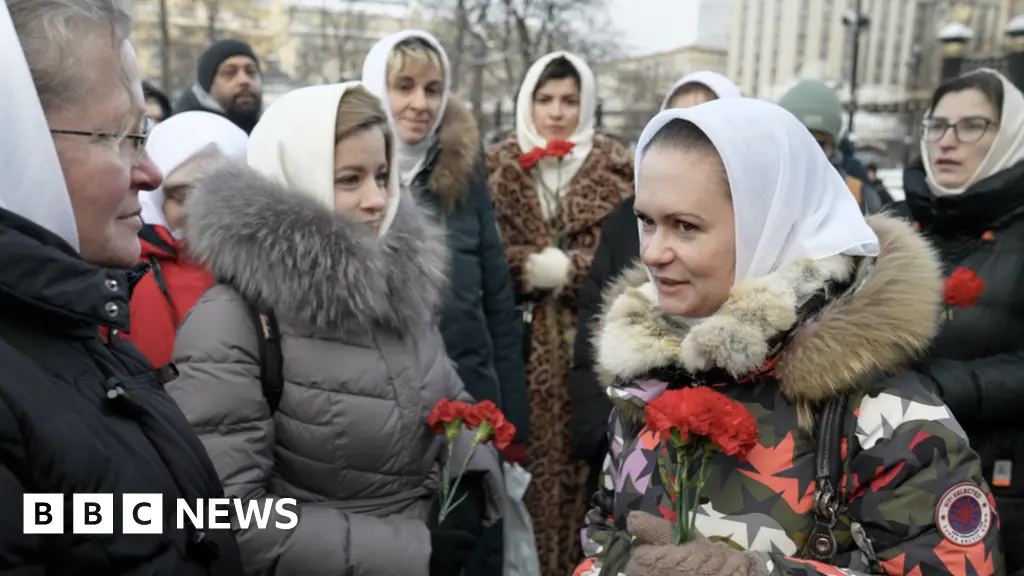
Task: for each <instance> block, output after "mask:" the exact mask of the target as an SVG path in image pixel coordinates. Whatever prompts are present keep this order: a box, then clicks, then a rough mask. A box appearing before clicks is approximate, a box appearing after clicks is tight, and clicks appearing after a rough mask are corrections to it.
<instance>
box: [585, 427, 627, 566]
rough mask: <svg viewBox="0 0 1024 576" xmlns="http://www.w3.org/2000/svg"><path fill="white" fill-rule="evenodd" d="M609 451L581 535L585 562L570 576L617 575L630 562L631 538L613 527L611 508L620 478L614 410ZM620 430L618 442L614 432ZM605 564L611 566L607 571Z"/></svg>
mask: <svg viewBox="0 0 1024 576" xmlns="http://www.w3.org/2000/svg"><path fill="white" fill-rule="evenodd" d="M608 428H609V432H608V441H609V447H610V448H609V450H608V453H607V454H606V455H605V459H604V466H603V468H602V470H601V479H600V484H599V486H598V488H597V492H595V493H594V496H593V498H592V499H591V508H590V510H589V511H588V512H587V515H586V518H585V520H584V524H583V530H582V532H581V533H580V539H581V541H582V543H583V555H584V560H583V562H582V563H580V564H579V565H578V566H577V567H576V570H575V571H574V572H573V576H598V575H599V574H602V573H610V574H618V573H619V571H621V570H622V569H624V567H625V562H626V560H628V558H629V549H630V541H631V539H632V538H631V537H630V535H629V533H627V532H626V531H625V530H620V529H619V528H618V527H616V525H615V518H614V515H613V514H614V505H615V491H616V489H615V486H616V482H617V479H618V477H619V466H620V459H621V457H622V434H621V420H619V417H618V410H615V409H613V410H612V413H611V416H610V424H609V426H608ZM616 428H619V430H618V432H620V434H619V435H618V437H617V438H618V439H617V438H616V435H615V429H616ZM605 564H611V565H613V568H611V569H610V570H609V569H607V568H605V566H604V565H605Z"/></svg>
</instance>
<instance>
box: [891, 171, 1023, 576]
mask: <svg viewBox="0 0 1024 576" xmlns="http://www.w3.org/2000/svg"><path fill="white" fill-rule="evenodd" d="M903 187H904V190H905V191H906V195H907V200H906V212H907V213H909V215H910V217H911V218H912V219H913V220H914V221H916V222H917V223H918V224H919V225H920V227H921V231H922V232H923V233H924V234H925V235H926V236H927V237H928V238H929V239H930V240H931V241H932V243H933V244H934V245H935V247H936V248H937V249H938V251H939V254H940V256H941V258H942V261H943V264H944V267H945V272H946V274H947V275H948V274H949V273H950V272H952V271H953V270H954V269H955V268H957V267H961V266H962V267H965V268H969V269H970V270H973V271H974V272H975V273H976V274H977V275H978V276H979V277H980V278H981V280H982V281H984V283H985V287H984V291H983V292H982V295H981V299H980V300H979V301H978V302H977V304H975V305H974V306H972V307H970V308H967V309H966V310H964V309H959V308H951V309H950V312H951V317H950V319H947V320H945V322H944V323H943V326H942V329H941V332H940V333H939V336H938V338H937V339H936V340H935V342H934V344H933V347H932V349H931V350H930V352H929V355H928V358H927V360H926V361H925V362H924V363H923V365H922V367H921V370H922V371H923V372H924V373H925V374H927V375H928V376H930V377H931V379H932V380H933V381H934V382H935V384H936V386H937V388H938V391H939V392H940V394H941V395H942V397H943V399H944V400H945V402H946V404H948V405H949V407H950V409H951V410H952V411H953V414H954V415H955V416H956V418H957V419H958V420H959V421H960V423H961V424H962V425H963V426H964V429H965V430H966V431H967V434H968V436H969V437H970V441H971V447H972V448H973V449H974V450H975V451H976V452H978V454H979V455H980V456H981V459H982V464H983V466H984V473H985V479H986V480H988V482H989V484H990V485H991V486H992V489H993V493H994V494H995V497H996V503H997V509H998V511H999V515H1000V522H1001V528H1000V531H1001V532H1002V535H1003V541H1004V543H1005V546H1004V550H1005V551H1006V561H1007V567H1008V572H1009V573H1010V574H1013V573H1014V572H1015V571H1021V572H1022V573H1024V548H1022V547H1021V546H1020V544H1022V543H1024V419H1022V415H1024V163H1021V164H1018V165H1016V166H1014V167H1012V168H1009V169H1007V170H1004V171H1003V172H1000V173H998V174H995V175H994V176H992V177H990V178H987V179H985V180H982V181H981V182H978V183H976V184H974V185H973V186H971V187H970V188H968V189H967V190H966V191H965V192H964V193H963V194H960V195H957V196H947V197H941V198H937V197H935V196H934V195H933V194H932V193H931V190H930V189H929V188H928V187H927V185H926V183H925V172H924V167H923V165H922V164H921V161H920V160H917V161H916V162H914V163H912V164H911V165H910V166H908V167H907V170H906V172H905V173H904V180H903ZM997 465H998V466H999V468H1000V469H1001V470H1002V472H1001V473H999V474H995V477H993V476H994V475H993V472H994V469H995V468H996V466H997ZM1005 472H1008V473H1009V474H1008V475H1009V477H1010V483H1009V485H1008V486H1007V485H1003V484H1005V482H1003V481H1002V479H1003V478H1005V476H1007V474H1006V473H1005Z"/></svg>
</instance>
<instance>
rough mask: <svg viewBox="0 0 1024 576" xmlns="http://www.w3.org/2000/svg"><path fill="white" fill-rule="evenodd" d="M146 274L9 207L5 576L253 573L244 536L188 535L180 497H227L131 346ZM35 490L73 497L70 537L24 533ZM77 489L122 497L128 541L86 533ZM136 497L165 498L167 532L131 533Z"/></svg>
mask: <svg viewBox="0 0 1024 576" xmlns="http://www.w3.org/2000/svg"><path fill="white" fill-rule="evenodd" d="M140 277H141V276H140V275H139V274H136V273H133V272H131V271H123V270H121V271H118V270H106V269H102V268H98V267H96V266H92V265H90V264H87V263H86V262H84V261H83V260H82V259H81V257H80V256H78V254H77V253H75V252H74V250H72V249H71V247H69V246H68V245H67V243H65V242H64V241H63V240H61V239H60V238H58V237H57V236H56V235H54V234H52V233H51V232H49V231H47V230H45V229H43V228H42V227H40V226H38V225H36V224H34V223H32V222H29V221H28V220H26V219H24V218H22V217H20V216H17V215H15V214H13V213H11V212H9V211H6V210H2V209H0V367H2V368H3V370H2V373H0V510H3V511H4V513H3V514H0V573H4V574H14V573H17V574H25V575H28V574H40V575H41V574H54V575H56V574H60V575H77V574H80V575H83V576H95V575H99V574H103V575H117V574H124V575H128V574H131V575H140V576H141V575H146V576H149V575H166V576H193V575H195V576H199V575H217V576H220V575H225V576H234V575H236V574H241V573H242V567H241V560H240V558H239V552H238V547H237V545H236V543H235V540H234V536H233V534H232V532H231V531H230V530H207V531H195V530H191V529H190V530H183V531H179V530H176V529H175V524H176V519H175V516H176V512H175V499H176V498H187V499H190V501H191V502H192V503H193V505H194V502H195V499H197V498H203V499H205V498H217V497H222V494H223V492H222V490H221V487H220V482H219V480H218V479H217V472H216V470H215V469H214V467H213V464H212V463H211V462H210V459H209V457H208V456H207V454H206V450H205V449H204V448H203V445H202V444H201V443H200V442H199V439H198V438H197V437H196V435H195V433H194V432H193V431H192V427H191V426H190V425H189V423H188V421H187V420H186V419H185V416H184V415H182V413H181V411H180V410H179V409H178V406H177V404H175V402H174V400H172V399H171V397H170V396H168V395H167V394H166V393H165V392H164V390H163V388H162V386H161V380H160V379H159V377H158V373H157V372H156V371H155V370H154V368H153V366H152V365H151V364H149V362H148V361H147V360H146V359H145V357H143V356H142V354H141V353H139V351H138V350H136V349H135V347H134V346H133V345H132V344H131V343H130V342H128V341H127V340H120V339H118V338H117V332H118V331H123V330H128V328H129V322H128V300H129V297H130V292H131V289H132V287H133V286H134V284H135V282H137V281H138V279H139V278H140ZM100 327H106V328H108V329H109V330H110V331H111V332H110V333H111V334H112V335H113V336H112V337H111V338H110V340H106V339H104V338H101V336H100ZM25 493H62V494H64V495H65V507H64V534H63V535H32V534H22V528H23V527H22V512H21V511H22V495H23V494H25ZM72 493H113V494H114V506H115V510H114V517H113V519H114V526H113V531H114V533H113V534H112V535H75V534H72V533H71V532H72V513H71V506H72V497H71V494H72ZM124 493H144V494H151V493H158V494H162V495H163V496H164V504H163V517H164V518H163V524H164V526H163V531H164V533H163V534H154V535H124V534H122V533H121V518H122V511H121V495H122V494H124Z"/></svg>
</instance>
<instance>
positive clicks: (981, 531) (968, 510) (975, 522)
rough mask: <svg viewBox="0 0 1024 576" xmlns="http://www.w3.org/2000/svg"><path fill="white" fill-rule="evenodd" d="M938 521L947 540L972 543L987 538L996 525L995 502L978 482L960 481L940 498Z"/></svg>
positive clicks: (936, 518)
mask: <svg viewBox="0 0 1024 576" xmlns="http://www.w3.org/2000/svg"><path fill="white" fill-rule="evenodd" d="M935 523H936V524H937V525H938V527H939V532H941V533H942V536H943V537H945V538H946V540H949V541H950V542H952V543H953V544H957V545H958V546H971V545H974V544H977V543H978V542H981V541H982V540H984V539H985V536H987V535H988V531H989V529H990V528H992V506H990V505H989V502H988V496H986V495H985V492H984V491H982V489H981V488H979V487H978V486H977V485H976V484H971V483H969V482H964V483H962V484H957V485H956V486H953V487H952V488H950V489H949V490H947V491H946V493H945V494H943V495H942V498H940V499H939V506H938V508H937V509H936V511H935Z"/></svg>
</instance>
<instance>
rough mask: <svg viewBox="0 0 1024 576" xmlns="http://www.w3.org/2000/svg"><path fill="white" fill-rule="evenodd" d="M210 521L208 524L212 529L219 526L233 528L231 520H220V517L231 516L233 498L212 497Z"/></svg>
mask: <svg viewBox="0 0 1024 576" xmlns="http://www.w3.org/2000/svg"><path fill="white" fill-rule="evenodd" d="M209 502H210V522H209V523H208V524H207V526H208V527H209V528H210V529H211V530H214V529H217V528H231V522H229V521H224V522H222V521H220V520H218V518H228V517H230V516H231V499H230V498H210V500H209Z"/></svg>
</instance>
